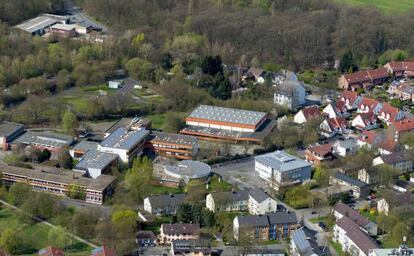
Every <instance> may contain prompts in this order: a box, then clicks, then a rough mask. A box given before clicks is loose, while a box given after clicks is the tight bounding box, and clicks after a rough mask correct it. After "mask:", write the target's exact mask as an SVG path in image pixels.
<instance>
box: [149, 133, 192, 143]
mask: <svg viewBox="0 0 414 256" xmlns="http://www.w3.org/2000/svg"><path fill="white" fill-rule="evenodd" d="M149 140H151V141H160V142H164V143H171V144H179V145H195V144H197V143H198V139H197V137H194V136H190V135H184V134H175V133H166V132H157V131H153V132H151V134H150V139H149Z"/></svg>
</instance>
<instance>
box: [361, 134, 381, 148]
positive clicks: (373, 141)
mask: <svg viewBox="0 0 414 256" xmlns="http://www.w3.org/2000/svg"><path fill="white" fill-rule="evenodd" d="M384 137H385V136H384V134H383V133H381V132H374V131H367V130H364V131H363V132H362V133H361V135H359V137H358V139H357V144H358V147H360V148H361V147H367V148H368V149H372V148H376V147H378V146H379V145H380V144H381V143H382V142H383V141H384Z"/></svg>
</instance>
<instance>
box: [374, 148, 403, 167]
mask: <svg viewBox="0 0 414 256" xmlns="http://www.w3.org/2000/svg"><path fill="white" fill-rule="evenodd" d="M379 157H380V158H381V159H382V161H383V162H384V163H386V164H390V165H393V164H396V163H398V162H403V161H407V160H408V159H409V158H408V157H409V153H408V152H406V151H400V152H394V153H391V154H389V155H380V156H379Z"/></svg>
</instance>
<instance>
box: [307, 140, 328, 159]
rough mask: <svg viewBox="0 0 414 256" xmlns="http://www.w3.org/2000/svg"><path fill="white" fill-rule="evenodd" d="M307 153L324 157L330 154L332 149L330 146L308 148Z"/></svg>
mask: <svg viewBox="0 0 414 256" xmlns="http://www.w3.org/2000/svg"><path fill="white" fill-rule="evenodd" d="M308 150H309V152H311V153H312V154H317V155H320V156H325V155H327V154H329V153H332V150H333V147H332V145H331V144H329V143H328V144H322V145H315V146H310V147H308Z"/></svg>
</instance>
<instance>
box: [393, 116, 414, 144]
mask: <svg viewBox="0 0 414 256" xmlns="http://www.w3.org/2000/svg"><path fill="white" fill-rule="evenodd" d="M411 131H414V119H408V118H406V119H403V120H400V121H396V122H392V123H391V124H390V126H389V127H388V130H387V132H388V136H389V137H390V138H392V139H393V140H394V141H395V142H398V141H399V140H400V139H401V137H402V136H403V135H404V134H407V133H409V132H411Z"/></svg>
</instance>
